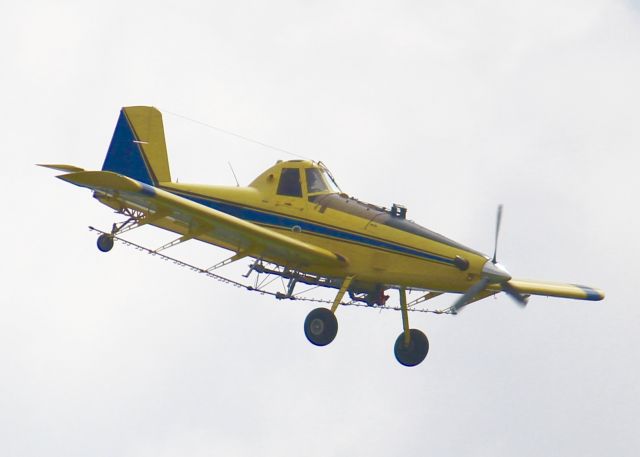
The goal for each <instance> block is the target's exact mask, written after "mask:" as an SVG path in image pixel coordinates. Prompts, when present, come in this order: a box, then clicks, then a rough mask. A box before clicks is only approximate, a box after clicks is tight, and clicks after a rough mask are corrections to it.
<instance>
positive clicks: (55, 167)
mask: <svg viewBox="0 0 640 457" xmlns="http://www.w3.org/2000/svg"><path fill="white" fill-rule="evenodd" d="M36 165H37V166H39V167H45V168H51V169H52V170H58V171H66V172H68V173H75V172H78V171H84V168H80V167H76V166H73V165H65V164H45V163H37V164H36Z"/></svg>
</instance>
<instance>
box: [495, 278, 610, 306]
mask: <svg viewBox="0 0 640 457" xmlns="http://www.w3.org/2000/svg"><path fill="white" fill-rule="evenodd" d="M509 284H510V285H511V286H513V287H514V288H515V289H516V290H517V291H518V292H520V293H521V294H524V295H544V296H547V297H561V298H575V299H578V300H591V301H598V300H602V299H603V298H604V292H603V291H601V290H599V289H594V288H592V287H588V286H580V285H578V284H561V283H553V282H541V281H530V280H524V279H511V280H510V281H509ZM487 289H490V290H501V288H500V285H491V286H489V287H487Z"/></svg>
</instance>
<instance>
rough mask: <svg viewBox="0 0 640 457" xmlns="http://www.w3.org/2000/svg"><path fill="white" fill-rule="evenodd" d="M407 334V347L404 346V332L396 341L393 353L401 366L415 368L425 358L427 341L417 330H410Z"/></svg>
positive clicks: (427, 348)
mask: <svg viewBox="0 0 640 457" xmlns="http://www.w3.org/2000/svg"><path fill="white" fill-rule="evenodd" d="M409 333H410V334H411V342H410V343H409V346H405V345H404V332H402V333H401V334H400V336H399V337H398V339H396V344H395V346H394V347H393V352H394V354H395V355H396V360H398V362H400V363H401V364H402V365H404V366H405V367H415V366H416V365H418V364H420V362H422V361H423V360H424V358H425V357H426V356H427V353H428V352H429V340H428V339H427V335H425V334H424V333H422V332H421V331H420V330H418V329H417V328H412V329H411V330H409Z"/></svg>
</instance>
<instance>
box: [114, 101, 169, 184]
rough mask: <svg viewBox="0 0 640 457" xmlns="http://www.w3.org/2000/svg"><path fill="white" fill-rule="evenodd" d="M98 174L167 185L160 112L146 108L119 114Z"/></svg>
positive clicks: (122, 111)
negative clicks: (117, 174)
mask: <svg viewBox="0 0 640 457" xmlns="http://www.w3.org/2000/svg"><path fill="white" fill-rule="evenodd" d="M102 170H104V171H113V172H115V173H119V174H121V175H125V176H128V177H130V178H133V179H135V180H137V181H140V182H143V183H145V184H149V185H152V186H153V185H156V184H158V183H160V182H170V181H171V174H170V172H169V159H168V156H167V145H166V143H165V139H164V127H163V125H162V114H161V113H160V111H158V110H157V109H156V108H153V107H150V106H128V107H124V108H122V110H120V117H119V118H118V123H117V124H116V129H115V131H114V132H113V138H112V139H111V144H110V145H109V150H108V152H107V157H106V158H105V161H104V164H103V165H102Z"/></svg>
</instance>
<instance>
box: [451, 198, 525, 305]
mask: <svg viewBox="0 0 640 457" xmlns="http://www.w3.org/2000/svg"><path fill="white" fill-rule="evenodd" d="M501 222H502V205H498V214H497V217H496V235H495V240H494V245H493V258H492V259H491V260H487V262H486V263H485V264H484V266H483V267H482V273H483V275H482V278H480V280H479V281H478V282H476V283H475V284H473V285H472V286H471V287H469V289H468V290H467V291H466V292H465V293H464V294H462V295H461V296H460V298H458V299H457V300H456V301H455V303H454V304H453V305H452V306H451V308H450V309H451V312H452V313H453V314H457V313H458V311H459V310H460V309H462V308H464V307H465V306H467V305H468V304H469V303H471V302H473V301H474V298H475V296H476V295H478V294H479V293H480V292H482V291H483V290H484V289H485V288H486V287H487V286H488V285H489V284H500V288H501V289H502V291H503V292H504V293H506V294H507V295H508V296H509V297H511V298H512V299H513V300H514V301H515V302H516V303H517V304H519V305H520V306H525V305H526V304H527V301H528V298H529V297H528V296H526V295H522V294H521V293H520V291H518V289H516V288H515V287H513V286H512V285H511V284H509V280H510V279H511V275H510V274H509V272H508V271H507V269H506V268H505V267H503V266H502V265H500V264H499V263H498V260H497V256H498V235H499V233H500V223H501Z"/></svg>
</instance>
